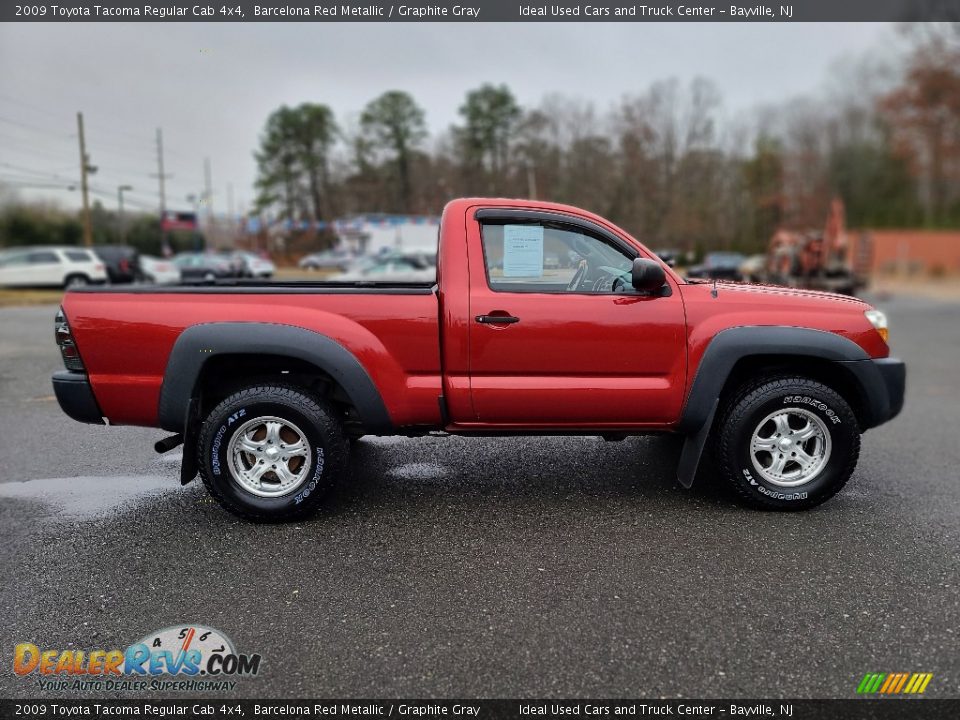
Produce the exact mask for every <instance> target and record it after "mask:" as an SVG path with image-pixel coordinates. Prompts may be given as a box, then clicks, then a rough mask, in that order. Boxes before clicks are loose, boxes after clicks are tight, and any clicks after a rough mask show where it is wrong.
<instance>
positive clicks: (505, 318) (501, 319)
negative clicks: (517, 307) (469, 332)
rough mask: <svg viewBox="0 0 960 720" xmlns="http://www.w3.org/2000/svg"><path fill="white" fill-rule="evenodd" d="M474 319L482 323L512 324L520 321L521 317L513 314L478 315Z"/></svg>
mask: <svg viewBox="0 0 960 720" xmlns="http://www.w3.org/2000/svg"><path fill="white" fill-rule="evenodd" d="M474 320H476V321H477V322H478V323H480V324H481V325H512V324H513V323H518V322H520V318H518V317H514V316H513V315H477V316H476V317H475V318H474Z"/></svg>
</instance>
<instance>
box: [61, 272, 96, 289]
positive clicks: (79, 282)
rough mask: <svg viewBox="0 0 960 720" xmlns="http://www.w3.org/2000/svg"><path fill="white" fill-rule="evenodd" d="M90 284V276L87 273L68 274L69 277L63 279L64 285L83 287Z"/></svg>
mask: <svg viewBox="0 0 960 720" xmlns="http://www.w3.org/2000/svg"><path fill="white" fill-rule="evenodd" d="M89 284H90V278H88V277H87V276H86V275H81V274H74V275H68V276H67V279H66V280H64V281H63V285H64V287H68V288H70V287H83V286H84V285H89Z"/></svg>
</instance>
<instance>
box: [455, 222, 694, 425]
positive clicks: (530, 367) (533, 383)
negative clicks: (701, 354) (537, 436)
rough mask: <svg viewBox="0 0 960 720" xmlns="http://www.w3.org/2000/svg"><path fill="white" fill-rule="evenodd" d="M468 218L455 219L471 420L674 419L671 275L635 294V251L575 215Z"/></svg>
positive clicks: (680, 335)
mask: <svg viewBox="0 0 960 720" xmlns="http://www.w3.org/2000/svg"><path fill="white" fill-rule="evenodd" d="M476 215H477V217H476V218H473V217H471V218H468V222H467V250H468V254H469V264H470V318H469V327H470V330H469V335H470V343H469V347H470V350H469V352H470V392H471V399H472V403H473V411H474V414H475V417H476V422H477V423H479V424H481V425H486V424H490V425H507V426H509V425H510V424H522V425H525V426H538V427H548V428H569V429H576V428H578V427H583V428H603V427H642V426H645V425H656V424H662V423H665V422H672V421H675V420H676V419H678V417H679V414H680V409H681V405H682V402H683V395H684V392H685V376H686V338H685V320H684V312H683V301H682V298H681V297H680V293H679V291H678V290H677V289H676V287H675V286H674V284H673V280H672V279H671V278H668V288H667V290H665V293H664V295H658V296H656V297H654V296H649V295H642V294H639V293H637V292H636V291H635V290H633V288H632V286H631V284H630V269H631V267H632V264H633V260H634V258H636V257H637V256H638V255H639V251H638V249H637V248H636V247H635V246H634V245H633V244H632V243H630V242H629V241H627V240H626V239H624V238H620V237H618V236H616V235H614V234H613V233H612V232H611V231H609V230H608V229H606V228H604V227H601V226H599V225H596V224H594V223H592V222H589V221H587V220H578V219H576V218H575V217H573V216H566V215H563V214H560V213H552V212H542V213H541V212H535V211H528V210H502V211H498V210H496V209H492V208H485V209H481V210H479V211H477V214H476ZM668 291H669V292H668Z"/></svg>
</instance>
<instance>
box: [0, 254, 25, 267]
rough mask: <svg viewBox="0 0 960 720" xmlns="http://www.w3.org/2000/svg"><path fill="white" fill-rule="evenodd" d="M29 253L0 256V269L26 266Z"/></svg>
mask: <svg viewBox="0 0 960 720" xmlns="http://www.w3.org/2000/svg"><path fill="white" fill-rule="evenodd" d="M29 258H30V253H25V252H12V253H7V254H5V255H3V256H0V267H14V266H17V265H26V264H27V263H28V262H29Z"/></svg>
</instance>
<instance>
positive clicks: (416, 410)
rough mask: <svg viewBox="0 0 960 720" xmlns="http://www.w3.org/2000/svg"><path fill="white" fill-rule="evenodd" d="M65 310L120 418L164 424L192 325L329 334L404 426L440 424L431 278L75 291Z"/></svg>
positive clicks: (99, 390)
mask: <svg viewBox="0 0 960 720" xmlns="http://www.w3.org/2000/svg"><path fill="white" fill-rule="evenodd" d="M63 308H64V311H65V312H66V315H67V318H68V319H69V322H70V327H71V329H72V331H73V334H74V336H75V339H76V343H77V347H78V349H79V350H80V353H81V356H82V357H83V361H84V364H85V366H86V369H87V372H88V375H89V378H90V384H91V387H92V388H93V392H94V395H95V397H96V400H97V403H98V404H99V406H100V409H101V410H102V412H103V415H104V416H106V417H109V418H110V420H111V422H112V423H114V424H124V425H145V426H157V424H158V411H159V399H160V389H161V386H162V384H163V381H164V375H165V373H166V370H167V361H168V358H169V357H170V355H171V351H172V349H173V346H174V343H176V341H177V338H178V337H179V336H180V334H181V333H182V332H183V331H184V330H185V329H187V328H188V327H191V326H195V325H202V324H206V323H225V322H228V323H245V322H246V323H270V324H277V325H288V326H292V327H296V328H303V329H306V330H311V331H314V332H316V333H320V334H323V335H325V336H326V337H328V338H330V339H332V340H334V341H335V342H337V343H339V344H340V345H342V346H343V347H345V348H349V349H350V351H351V352H352V353H353V354H354V355H355V356H356V358H357V360H358V361H359V362H360V363H361V365H362V366H363V367H364V369H365V370H366V371H367V373H368V374H369V376H370V378H371V379H372V380H373V381H374V383H376V385H377V387H378V388H379V389H380V392H381V393H382V395H383V399H384V402H385V404H386V406H387V407H388V408H390V414H391V421H392V422H393V423H394V424H395V425H396V426H398V427H402V426H407V425H416V424H422V423H425V422H434V421H435V423H436V424H439V423H440V410H439V405H438V402H437V398H438V396H439V395H440V394H441V393H442V390H441V372H440V342H439V338H440V329H439V317H438V315H439V313H438V300H437V294H436V288H435V285H434V284H432V283H367V282H347V283H330V282H271V281H263V280H228V281H220V282H217V283H204V284H196V285H173V286H149V285H127V286H115V287H84V288H80V289H76V290H70V291H68V292H67V293H66V295H65V296H64V301H63ZM210 351H211V352H216V349H213V348H211V349H210Z"/></svg>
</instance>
